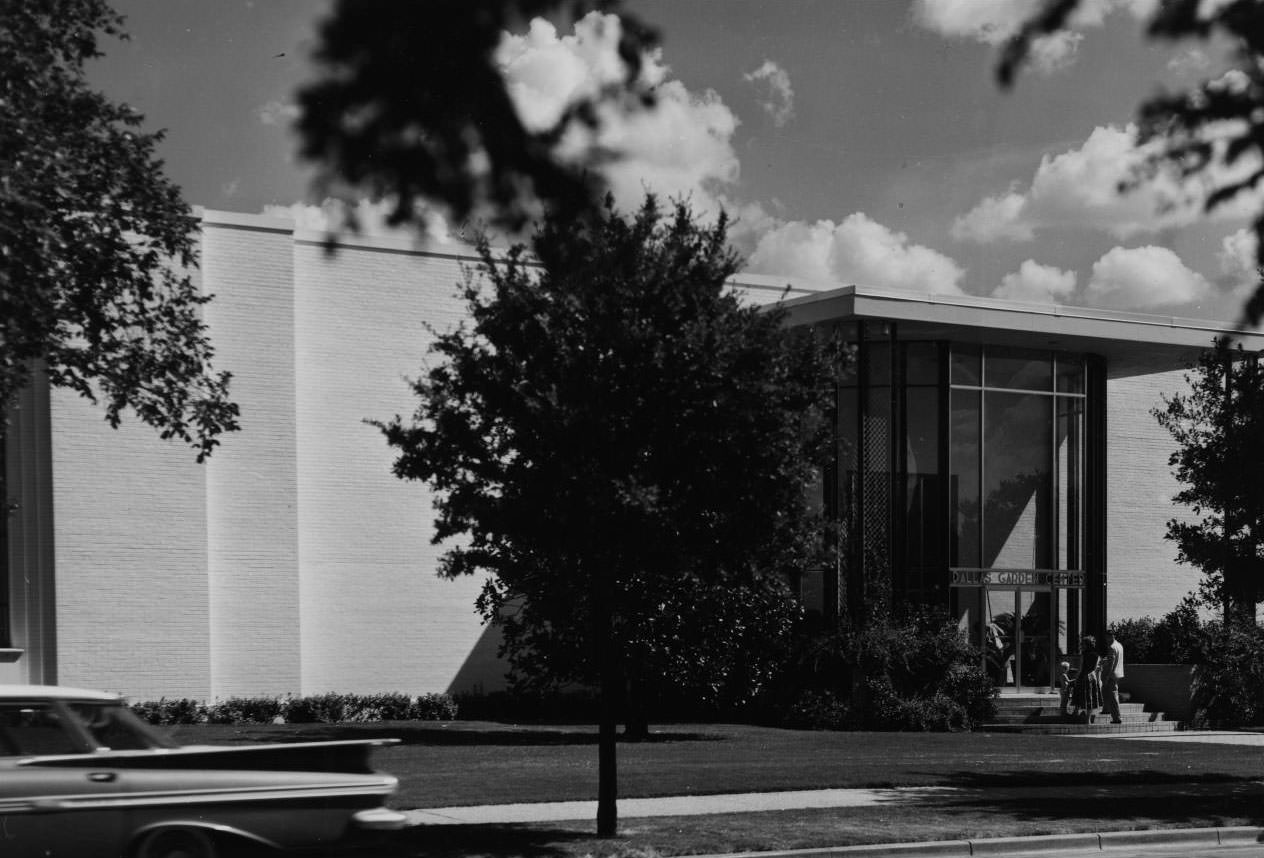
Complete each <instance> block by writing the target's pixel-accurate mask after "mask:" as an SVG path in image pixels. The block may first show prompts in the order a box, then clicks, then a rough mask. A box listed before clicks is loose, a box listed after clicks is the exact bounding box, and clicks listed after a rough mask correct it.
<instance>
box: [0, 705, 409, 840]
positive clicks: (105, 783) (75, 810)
mask: <svg viewBox="0 0 1264 858" xmlns="http://www.w3.org/2000/svg"><path fill="white" fill-rule="evenodd" d="M391 741H392V740H367V741H345V742H306V743H292V744H273V745H249V746H208V745H202V746H186V747H181V746H179V745H177V744H175V743H173V742H172V741H170V740H169V739H168V738H166V737H165V736H163V735H162V734H161V733H160V732H159V731H157V730H156V729H154V728H152V727H150V726H149V725H148V724H146V723H145V722H144V721H142V720H141V719H140V718H138V717H137V716H136V715H135V713H133V712H132V711H131V709H129V708H128V707H127V706H126V705H125V704H124V702H123V701H122V700H121V699H120V698H119V697H117V696H115V695H111V694H104V693H101V692H96V691H84V690H81V689H74V688H57V687H52V686H35V685H23V686H15V685H0V856H3V858H28V856H30V858H36V856H38V858H49V856H51V858H61V856H66V858H107V856H108V858H119V856H128V858H215V856H225V855H232V854H235V853H236V852H237V851H239V850H241V849H244V848H247V847H248V848H249V849H250V851H251V852H252V854H253V852H255V851H270V850H280V851H288V850H296V851H303V850H309V849H310V850H324V851H330V852H333V853H334V854H343V853H345V852H347V851H350V850H352V849H353V848H354V847H356V846H361V845H369V844H371V843H372V842H373V839H374V838H377V837H382V836H385V835H383V834H382V833H381V832H383V831H389V830H394V829H399V828H402V827H403V826H404V825H405V823H406V818H405V817H404V815H403V814H400V813H398V812H396V811H392V810H390V809H388V808H386V807H385V806H384V805H383V802H384V800H385V799H386V797H387V796H389V795H390V794H391V793H392V792H393V791H394V789H395V786H396V779H395V778H393V777H391V776H389V775H384V774H379V773H375V772H374V771H373V769H372V768H371V767H370V766H369V754H370V752H371V751H372V749H373V748H374V747H375V746H379V745H384V744H389V743H390V742H391Z"/></svg>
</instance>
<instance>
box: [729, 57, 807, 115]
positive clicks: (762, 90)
mask: <svg viewBox="0 0 1264 858" xmlns="http://www.w3.org/2000/svg"><path fill="white" fill-rule="evenodd" d="M742 77H743V78H744V79H745V80H746V81H747V82H748V83H752V84H754V85H755V88H756V91H757V92H758V93H759V95H760V98H761V100H760V102H759V106H760V107H761V108H762V109H763V111H764V112H765V113H767V114H768V115H769V116H771V117H772V121H773V124H774V125H776V126H777V127H778V128H783V127H785V124H786V123H787V122H789V121H790V120H791V119H793V118H794V87H793V86H791V85H790V75H789V74H788V73H787V72H786V70H785V69H783V68H782V67H781V66H779V65H777V64H776V63H774V62H773V61H772V60H764V64H763V65H761V66H760V67H759V68H757V69H755V70H754V71H753V72H749V73H747V74H744V75H742Z"/></svg>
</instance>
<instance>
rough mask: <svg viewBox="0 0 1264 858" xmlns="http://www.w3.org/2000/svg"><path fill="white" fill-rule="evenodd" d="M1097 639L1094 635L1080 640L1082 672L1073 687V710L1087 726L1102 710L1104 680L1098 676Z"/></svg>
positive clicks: (1077, 675) (1076, 677)
mask: <svg viewBox="0 0 1264 858" xmlns="http://www.w3.org/2000/svg"><path fill="white" fill-rule="evenodd" d="M1099 659H1100V656H1099V655H1098V653H1097V639H1096V638H1094V637H1093V636H1092V635H1085V636H1084V637H1082V638H1080V671H1079V673H1077V674H1076V676H1075V684H1074V685H1072V687H1071V709H1072V711H1073V712H1074V713H1075V715H1076V716H1077V717H1078V718H1079V720H1080V721H1082V722H1083V723H1085V724H1092V723H1093V720H1094V719H1095V718H1096V717H1097V710H1098V709H1100V708H1102V679H1101V676H1099V675H1098V671H1097V668H1098V660H1099Z"/></svg>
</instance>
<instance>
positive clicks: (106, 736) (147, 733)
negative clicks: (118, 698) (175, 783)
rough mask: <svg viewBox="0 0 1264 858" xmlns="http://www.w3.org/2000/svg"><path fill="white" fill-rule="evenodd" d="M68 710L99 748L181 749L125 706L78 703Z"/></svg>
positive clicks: (131, 749)
mask: <svg viewBox="0 0 1264 858" xmlns="http://www.w3.org/2000/svg"><path fill="white" fill-rule="evenodd" d="M67 708H69V709H70V711H71V712H73V713H74V714H75V715H76V716H77V717H78V718H79V722H80V724H81V725H82V726H83V727H84V728H85V729H86V730H87V731H88V735H90V736H91V737H92V740H93V742H95V743H96V745H97V747H98V748H105V749H108V750H111V751H139V750H145V749H147V748H175V747H178V746H177V745H176V743H175V742H172V741H171V740H169V739H167V738H166V737H165V736H163V735H162V734H160V733H159V732H158V731H156V730H154V729H153V728H151V727H150V726H149V725H148V724H146V723H145V722H144V721H142V720H140V718H138V717H136V713H134V712H133V711H132V710H131V709H128V708H127V707H126V706H124V705H123V704H121V703H78V702H77V703H69V704H67Z"/></svg>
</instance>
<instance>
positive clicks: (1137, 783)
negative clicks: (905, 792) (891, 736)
mask: <svg viewBox="0 0 1264 858" xmlns="http://www.w3.org/2000/svg"><path fill="white" fill-rule="evenodd" d="M944 783H945V785H949V786H953V787H958V788H961V789H963V790H966V791H965V792H962V793H943V794H939V795H937V796H935V797H933V798H930V799H929V800H927V799H922V801H926V802H927V803H928V804H930V805H934V806H935V807H936V808H937V809H938V810H940V811H947V812H953V813H995V814H997V815H1005V816H1009V817H1012V818H1014V819H1026V820H1046V821H1049V822H1060V821H1065V820H1092V819H1100V820H1101V830H1119V829H1129V828H1149V827H1196V828H1201V827H1218V826H1222V825H1254V826H1264V782H1261V781H1259V780H1257V779H1251V778H1245V777H1232V776H1227V775H1217V774H1195V775H1192V776H1190V777H1186V778H1181V777H1178V776H1176V775H1173V774H1171V773H1168V772H1158V771H1144V770H1139V769H1134V770H1128V771H1118V772H1087V773H1074V772H1068V773H1063V774H1057V775H1049V774H1045V775H1043V776H1041V777H1040V778H1038V779H1034V778H1032V776H1031V775H1030V774H1029V773H1025V772H1003V773H995V772H993V773H987V774H980V773H975V772H965V773H956V774H955V775H954V776H953V777H951V778H950V779H949V780H948V781H946V782H944Z"/></svg>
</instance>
